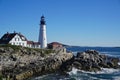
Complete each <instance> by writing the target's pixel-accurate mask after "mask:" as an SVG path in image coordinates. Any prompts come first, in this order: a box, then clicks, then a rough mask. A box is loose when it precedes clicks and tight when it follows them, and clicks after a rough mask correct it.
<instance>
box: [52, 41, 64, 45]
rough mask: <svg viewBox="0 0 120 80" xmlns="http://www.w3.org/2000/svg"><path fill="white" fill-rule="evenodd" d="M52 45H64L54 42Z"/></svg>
mask: <svg viewBox="0 0 120 80" xmlns="http://www.w3.org/2000/svg"><path fill="white" fill-rule="evenodd" d="M50 44H51V45H62V44H61V43H59V42H52V43H50Z"/></svg>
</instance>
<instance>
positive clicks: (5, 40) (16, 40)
mask: <svg viewBox="0 0 120 80" xmlns="http://www.w3.org/2000/svg"><path fill="white" fill-rule="evenodd" d="M0 44H11V45H18V46H23V47H30V48H40V43H39V42H33V41H28V40H27V38H26V37H25V36H23V35H22V34H21V33H16V32H14V33H8V32H7V33H6V34H4V35H3V36H2V37H1V39H0Z"/></svg>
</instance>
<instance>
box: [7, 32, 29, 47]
mask: <svg viewBox="0 0 120 80" xmlns="http://www.w3.org/2000/svg"><path fill="white" fill-rule="evenodd" d="M9 43H10V44H11V45H20V46H24V47H27V41H23V40H22V39H21V38H20V36H19V35H17V34H16V35H15V36H14V37H13V39H12V40H11V41H10V42H9Z"/></svg>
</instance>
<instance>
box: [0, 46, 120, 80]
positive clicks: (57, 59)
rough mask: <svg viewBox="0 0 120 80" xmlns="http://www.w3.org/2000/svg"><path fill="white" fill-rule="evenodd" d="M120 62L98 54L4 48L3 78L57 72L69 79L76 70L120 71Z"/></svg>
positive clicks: (20, 78) (21, 78) (0, 58)
mask: <svg viewBox="0 0 120 80" xmlns="http://www.w3.org/2000/svg"><path fill="white" fill-rule="evenodd" d="M119 61H120V60H119V58H115V57H109V56H107V55H103V54H100V53H99V52H97V51H95V50H87V51H85V52H78V53H77V56H74V55H73V53H69V52H67V51H66V49H65V48H56V49H54V50H51V49H32V48H25V47H18V46H10V45H9V46H0V75H1V76H2V78H4V79H7V80H26V79H28V78H30V77H32V76H39V75H43V74H49V73H53V72H59V73H62V74H63V75H65V74H67V72H69V71H71V70H72V68H73V67H74V68H77V69H79V70H84V71H94V72H97V71H100V70H101V68H114V69H120V65H118V62H119Z"/></svg>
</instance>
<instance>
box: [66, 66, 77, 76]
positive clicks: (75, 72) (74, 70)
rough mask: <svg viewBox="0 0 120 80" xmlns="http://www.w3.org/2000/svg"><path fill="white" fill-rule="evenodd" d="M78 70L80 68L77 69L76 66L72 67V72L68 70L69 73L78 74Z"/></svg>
mask: <svg viewBox="0 0 120 80" xmlns="http://www.w3.org/2000/svg"><path fill="white" fill-rule="evenodd" d="M77 71H78V69H76V68H74V67H73V68H72V71H70V72H68V74H70V75H71V74H77Z"/></svg>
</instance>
